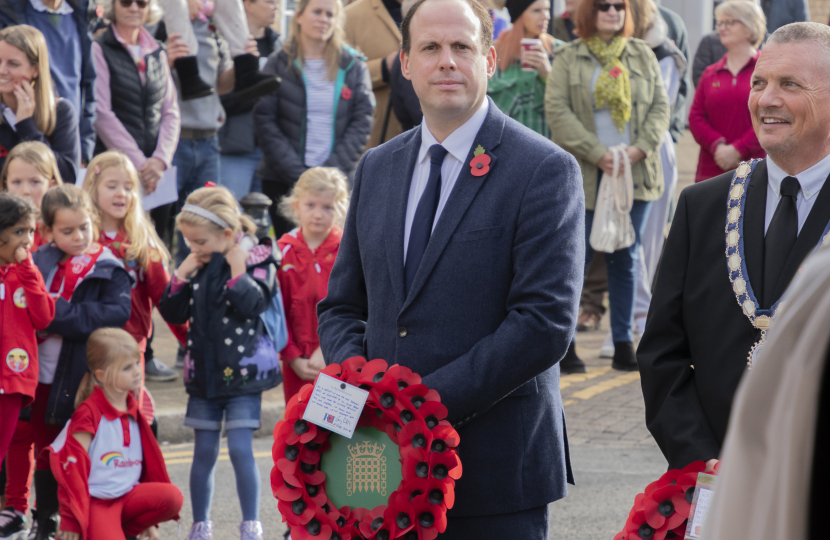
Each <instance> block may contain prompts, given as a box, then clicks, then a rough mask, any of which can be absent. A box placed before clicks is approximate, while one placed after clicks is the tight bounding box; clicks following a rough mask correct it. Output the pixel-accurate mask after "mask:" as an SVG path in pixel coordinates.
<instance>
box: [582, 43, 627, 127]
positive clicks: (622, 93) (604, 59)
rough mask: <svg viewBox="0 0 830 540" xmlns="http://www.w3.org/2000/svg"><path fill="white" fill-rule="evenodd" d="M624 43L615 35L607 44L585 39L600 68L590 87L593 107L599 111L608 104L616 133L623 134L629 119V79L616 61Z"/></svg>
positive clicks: (623, 68)
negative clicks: (592, 92) (592, 86)
mask: <svg viewBox="0 0 830 540" xmlns="http://www.w3.org/2000/svg"><path fill="white" fill-rule="evenodd" d="M626 43H628V39H627V38H624V37H621V36H615V37H614V39H612V40H611V43H609V44H606V43H605V42H604V41H603V40H602V39H600V37H599V36H597V35H594V36H592V37H590V38H588V39H587V40H585V44H586V45H587V46H588V49H590V50H591V53H592V54H593V55H594V56H595V57H596V59H597V60H599V63H600V64H601V65H602V70H601V71H600V73H599V78H597V85H596V86H595V87H594V100H595V101H596V104H597V105H596V106H597V108H598V109H601V108H603V107H605V106H606V105H608V107H609V108H610V109H611V118H612V119H613V120H614V125H616V126H617V129H618V130H620V133H622V132H623V131H625V125H626V124H627V123H628V121H629V120H631V80H630V79H629V74H628V68H626V67H625V65H624V64H623V63H622V62H621V61H620V55H621V54H622V52H623V49H625V44H626Z"/></svg>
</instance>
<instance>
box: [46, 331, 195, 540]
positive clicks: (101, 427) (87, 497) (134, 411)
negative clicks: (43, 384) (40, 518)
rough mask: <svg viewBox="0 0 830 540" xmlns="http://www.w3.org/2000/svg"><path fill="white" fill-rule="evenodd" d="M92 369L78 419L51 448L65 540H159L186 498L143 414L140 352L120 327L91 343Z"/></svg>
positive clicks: (77, 400) (91, 339)
mask: <svg viewBox="0 0 830 540" xmlns="http://www.w3.org/2000/svg"><path fill="white" fill-rule="evenodd" d="M86 351H87V364H88V366H89V371H88V372H87V374H86V375H84V378H83V380H82V381H81V387H80V389H79V390H78V394H77V396H76V397H75V406H76V409H75V413H74V414H73V415H72V419H71V420H70V421H69V422H68V423H67V424H66V427H64V429H63V431H61V433H60V435H58V438H57V439H55V442H53V443H52V444H51V446H50V447H49V448H48V451H49V452H50V456H49V464H50V466H51V467H52V473H53V474H54V475H55V478H56V479H57V481H58V499H59V501H60V514H61V525H60V532H59V533H58V538H61V539H62V540H83V539H88V540H99V539H100V540H125V537H127V536H130V537H133V536H138V537H140V538H141V539H142V540H157V539H158V532H157V531H156V529H157V527H158V524H159V523H162V522H164V521H168V520H171V519H178V514H179V511H180V510H181V508H182V503H183V502H184V499H183V497H182V492H181V491H179V488H177V487H176V486H174V485H172V484H171V483H170V477H169V476H168V475H167V468H166V467H165V465H164V458H163V457H162V455H161V449H160V448H159V445H158V443H157V442H156V439H155V437H154V436H153V432H152V431H151V430H150V425H149V424H148V423H147V420H146V419H145V418H144V415H142V413H141V410H139V408H138V404H137V403H136V400H135V398H133V392H135V391H136V390H138V389H139V388H141V379H142V370H141V351H140V350H139V348H138V343H137V342H136V341H135V339H134V338H133V337H132V336H131V335H130V334H128V333H127V332H125V331H124V330H121V329H117V328H101V329H99V330H96V331H95V332H93V333H92V335H90V336H89V340H88V341H87V349H86Z"/></svg>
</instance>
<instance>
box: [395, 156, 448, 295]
mask: <svg viewBox="0 0 830 540" xmlns="http://www.w3.org/2000/svg"><path fill="white" fill-rule="evenodd" d="M446 155H447V149H446V148H444V147H443V146H441V145H440V144H433V145H432V146H430V148H429V180H427V187H426V188H424V193H423V194H422V195H421V200H420V201H418V208H417V209H416V210H415V218H414V219H413V220H412V228H411V229H410V231H409V247H408V248H407V250H406V264H405V265H404V275H405V276H406V294H409V288H410V287H411V286H412V282H413V281H414V280H415V274H416V272H418V267H419V266H420V265H421V259H423V258H424V252H425V251H426V250H427V244H429V237H430V236H431V235H432V223H433V222H434V221H435V211H436V210H438V201H439V200H441V164H442V163H444V156H446Z"/></svg>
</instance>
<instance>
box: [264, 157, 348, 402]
mask: <svg viewBox="0 0 830 540" xmlns="http://www.w3.org/2000/svg"><path fill="white" fill-rule="evenodd" d="M348 208H349V191H348V187H347V185H346V177H345V176H344V175H343V173H341V172H340V171H338V170H337V169H334V168H328V167H314V168H311V169H308V170H307V171H306V172H304V173H303V174H302V175H301V176H300V178H299V180H297V184H296V185H295V186H294V190H293V191H292V192H291V195H290V196H288V197H286V198H284V199H283V200H282V202H281V203H280V211H281V212H282V213H283V215H284V216H285V217H286V218H288V219H290V220H292V221H294V222H295V223H297V224H298V225H299V227H298V228H296V229H294V230H293V231H291V232H289V233H286V234H284V235H283V236H282V238H280V240H279V247H280V249H281V250H282V266H281V267H280V269H279V271H278V272H277V278H278V279H279V282H280V289H281V290H282V298H283V302H284V304H285V313H286V318H287V325H288V344H286V346H285V348H284V349H283V350H282V352H281V353H280V358H281V359H282V361H283V367H282V372H283V390H284V392H285V402H286V403H288V400H289V399H291V397H292V396H293V395H294V394H296V393H297V392H299V391H300V388H302V386H303V385H304V384H306V383H307V382H309V381H313V380H314V378H315V377H316V376H317V374H318V373H319V372H320V370H321V369H323V368H324V367H325V366H326V364H325V362H323V353H322V351H321V350H320V338H319V337H318V336H317V303H318V302H319V301H320V300H322V299H323V298H325V296H326V292H327V291H328V283H329V275H331V267H332V266H333V265H334V260H335V258H336V257H337V250H338V248H339V247H340V237H341V236H342V235H343V230H342V229H341V228H340V227H338V226H337V225H335V222H336V223H340V224H342V223H343V220H344V219H345V217H346V210H348Z"/></svg>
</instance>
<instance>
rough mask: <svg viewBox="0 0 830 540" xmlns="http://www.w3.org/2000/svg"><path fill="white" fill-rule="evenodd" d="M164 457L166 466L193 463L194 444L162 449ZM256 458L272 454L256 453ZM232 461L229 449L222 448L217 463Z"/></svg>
mask: <svg viewBox="0 0 830 540" xmlns="http://www.w3.org/2000/svg"><path fill="white" fill-rule="evenodd" d="M179 448H181V450H179ZM185 448H187V449H185ZM162 455H163V456H164V464H165V465H168V466H170V465H181V464H184V463H191V462H192V461H193V444H180V445H176V446H173V447H167V449H165V448H162ZM254 457H255V458H263V457H271V452H254ZM230 459H231V458H230V456H229V455H228V449H227V448H221V449H220V450H219V458H218V459H217V461H229V460H230Z"/></svg>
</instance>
